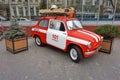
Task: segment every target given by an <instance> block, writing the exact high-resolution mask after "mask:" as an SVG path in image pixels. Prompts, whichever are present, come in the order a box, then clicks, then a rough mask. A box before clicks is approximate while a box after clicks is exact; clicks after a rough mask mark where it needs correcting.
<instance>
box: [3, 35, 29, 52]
mask: <svg viewBox="0 0 120 80" xmlns="http://www.w3.org/2000/svg"><path fill="white" fill-rule="evenodd" d="M5 42H6V49H7V50H8V51H10V52H12V53H17V52H20V51H23V50H28V38H27V37H24V38H19V39H5Z"/></svg>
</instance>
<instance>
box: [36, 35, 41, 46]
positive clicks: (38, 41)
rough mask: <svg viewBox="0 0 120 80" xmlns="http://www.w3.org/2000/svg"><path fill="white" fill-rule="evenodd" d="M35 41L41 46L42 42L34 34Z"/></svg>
mask: <svg viewBox="0 0 120 80" xmlns="http://www.w3.org/2000/svg"><path fill="white" fill-rule="evenodd" d="M35 43H36V45H38V46H43V43H42V41H41V39H40V37H38V36H35Z"/></svg>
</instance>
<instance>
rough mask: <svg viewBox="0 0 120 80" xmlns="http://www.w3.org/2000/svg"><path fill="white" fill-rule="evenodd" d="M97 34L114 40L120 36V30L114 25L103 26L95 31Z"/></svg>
mask: <svg viewBox="0 0 120 80" xmlns="http://www.w3.org/2000/svg"><path fill="white" fill-rule="evenodd" d="M95 33H97V34H100V35H102V36H103V37H104V39H113V38H115V37H117V36H119V35H120V30H119V29H118V28H117V27H116V26H113V25H109V24H107V25H103V26H100V27H99V28H98V29H96V30H95Z"/></svg>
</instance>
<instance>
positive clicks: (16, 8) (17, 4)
mask: <svg viewBox="0 0 120 80" xmlns="http://www.w3.org/2000/svg"><path fill="white" fill-rule="evenodd" d="M41 1H42V0H0V15H2V16H7V17H10V16H17V17H21V16H22V17H27V18H29V19H33V18H34V17H35V16H39V10H40V5H41ZM43 1H44V2H45V3H46V5H47V6H46V8H50V7H51V5H52V4H55V5H57V6H58V8H67V7H70V6H73V7H74V8H75V9H76V10H77V12H78V13H80V14H81V15H82V16H81V17H83V18H84V14H91V15H92V16H90V18H92V17H95V18H96V17H98V16H100V15H103V14H104V13H112V14H113V13H114V12H115V11H116V10H115V9H117V13H119V12H120V0H43ZM116 2H117V3H116ZM85 16H86V15H85ZM86 17H88V18H89V16H86Z"/></svg>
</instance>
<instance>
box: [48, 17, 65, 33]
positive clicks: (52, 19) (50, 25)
mask: <svg viewBox="0 0 120 80" xmlns="http://www.w3.org/2000/svg"><path fill="white" fill-rule="evenodd" d="M51 21H53V22H54V21H57V22H60V23H62V24H63V25H64V29H65V30H64V31H62V30H60V27H59V29H56V28H51ZM49 28H50V29H53V30H56V31H61V32H66V27H65V24H64V22H63V21H60V20H54V19H51V20H50V23H49Z"/></svg>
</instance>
